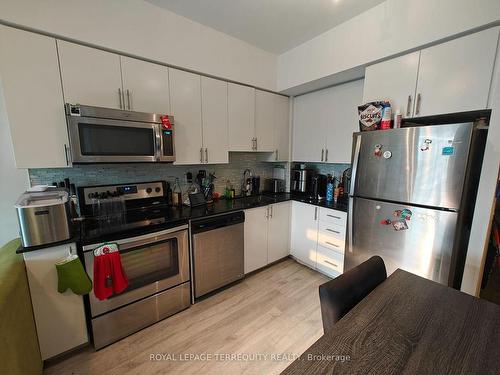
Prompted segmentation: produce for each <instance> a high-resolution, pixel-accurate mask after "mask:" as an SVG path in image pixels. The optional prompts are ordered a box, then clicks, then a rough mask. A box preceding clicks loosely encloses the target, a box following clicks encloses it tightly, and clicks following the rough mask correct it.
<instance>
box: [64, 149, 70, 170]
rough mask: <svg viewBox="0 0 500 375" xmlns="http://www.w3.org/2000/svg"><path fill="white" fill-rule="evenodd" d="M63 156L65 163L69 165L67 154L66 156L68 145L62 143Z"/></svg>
mask: <svg viewBox="0 0 500 375" xmlns="http://www.w3.org/2000/svg"><path fill="white" fill-rule="evenodd" d="M64 157H65V158H66V165H69V156H68V145H67V144H65V145H64Z"/></svg>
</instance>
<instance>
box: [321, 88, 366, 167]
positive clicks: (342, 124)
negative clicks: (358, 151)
mask: <svg viewBox="0 0 500 375" xmlns="http://www.w3.org/2000/svg"><path fill="white" fill-rule="evenodd" d="M328 96H329V98H330V100H329V102H330V105H329V106H328V108H329V111H330V116H329V117H330V122H329V123H328V126H327V130H326V151H325V161H326V162H328V163H350V162H351V151H352V133H354V132H357V131H359V126H358V110H357V108H358V105H360V104H361V101H362V97H363V80H359V81H353V82H349V83H345V84H343V85H338V86H334V87H331V88H330V89H328Z"/></svg>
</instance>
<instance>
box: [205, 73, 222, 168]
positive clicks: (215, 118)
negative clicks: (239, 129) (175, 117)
mask: <svg viewBox="0 0 500 375" xmlns="http://www.w3.org/2000/svg"><path fill="white" fill-rule="evenodd" d="M201 108H202V123H203V148H204V150H203V156H202V158H203V162H204V163H206V164H217V163H229V156H228V149H229V142H228V120H227V82H224V81H219V80H217V79H213V78H208V77H201Z"/></svg>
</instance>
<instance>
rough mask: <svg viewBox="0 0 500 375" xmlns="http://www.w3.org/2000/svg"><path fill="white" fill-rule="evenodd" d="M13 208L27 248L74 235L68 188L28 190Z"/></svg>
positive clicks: (64, 239)
mask: <svg viewBox="0 0 500 375" xmlns="http://www.w3.org/2000/svg"><path fill="white" fill-rule="evenodd" d="M14 207H15V208H16V211H17V217H18V220H19V228H20V235H21V241H22V245H23V246H24V247H32V246H43V245H49V244H53V243H57V242H61V241H66V240H69V239H70V238H71V236H72V234H73V231H72V225H71V215H70V204H69V194H68V191H67V190H66V189H59V188H57V189H55V188H52V189H47V190H45V191H27V192H25V193H23V194H22V195H21V196H20V197H19V199H18V200H17V202H16V204H15V206H14Z"/></svg>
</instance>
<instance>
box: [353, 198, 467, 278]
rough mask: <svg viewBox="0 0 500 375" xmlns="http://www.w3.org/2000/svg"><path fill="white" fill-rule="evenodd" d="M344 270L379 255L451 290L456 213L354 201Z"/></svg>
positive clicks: (391, 265) (392, 266)
mask: <svg viewBox="0 0 500 375" xmlns="http://www.w3.org/2000/svg"><path fill="white" fill-rule="evenodd" d="M349 204H350V205H351V207H352V216H350V217H349V223H348V226H349V227H348V250H347V251H346V253H345V269H346V270H348V269H351V268H353V267H354V266H357V265H358V264H360V263H362V262H364V261H365V260H367V259H368V258H370V257H371V256H373V255H380V256H381V257H382V258H383V260H384V262H385V266H386V268H387V274H388V275H389V274H391V273H393V272H394V271H395V270H396V269H397V268H401V269H403V270H406V271H409V272H412V273H414V274H417V275H419V276H422V277H425V278H427V279H430V280H434V281H437V282H440V283H441V284H445V285H448V284H449V281H448V277H449V273H450V262H451V257H452V253H453V247H454V237H455V227H456V224H457V216H458V215H457V213H455V212H451V211H443V210H434V209H427V208H421V207H414V206H410V205H404V204H393V203H385V202H380V201H375V200H369V199H363V198H351V199H350V202H349Z"/></svg>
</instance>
